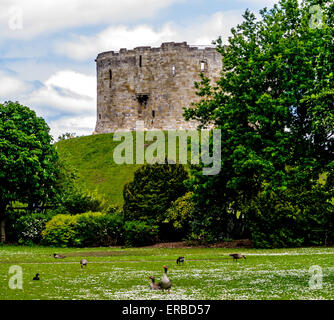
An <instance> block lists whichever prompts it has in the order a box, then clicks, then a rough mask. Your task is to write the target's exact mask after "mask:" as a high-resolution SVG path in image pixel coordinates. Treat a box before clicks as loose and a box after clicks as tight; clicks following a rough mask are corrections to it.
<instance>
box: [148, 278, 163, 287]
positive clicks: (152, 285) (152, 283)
mask: <svg viewBox="0 0 334 320" xmlns="http://www.w3.org/2000/svg"><path fill="white" fill-rule="evenodd" d="M148 278H149V279H151V280H152V282H151V283H150V288H151V290H159V289H161V287H160V285H159V283H155V278H154V277H152V276H149V277H148Z"/></svg>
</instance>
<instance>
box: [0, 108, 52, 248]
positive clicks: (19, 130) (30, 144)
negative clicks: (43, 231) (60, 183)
mask: <svg viewBox="0 0 334 320" xmlns="http://www.w3.org/2000/svg"><path fill="white" fill-rule="evenodd" d="M51 143H52V137H51V136H50V134H49V127H48V126H47V124H46V122H45V121H44V120H43V119H42V118H39V117H37V116H36V114H35V112H34V111H32V110H30V109H29V108H28V107H25V106H22V105H20V104H19V103H18V102H5V103H4V104H0V224H1V242H4V241H5V240H6V236H5V221H6V211H7V207H8V206H9V204H10V203H11V202H13V201H19V202H22V203H28V204H32V203H43V202H44V203H45V202H47V201H49V200H50V199H51V198H52V197H53V195H54V194H55V193H56V192H57V189H56V188H55V184H56V180H57V176H58V166H57V163H56V161H57V153H56V150H55V148H54V146H53V145H52V144H51Z"/></svg>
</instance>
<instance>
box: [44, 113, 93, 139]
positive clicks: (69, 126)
mask: <svg viewBox="0 0 334 320" xmlns="http://www.w3.org/2000/svg"><path fill="white" fill-rule="evenodd" d="M95 123H96V117H95V116H75V117H73V116H72V117H61V118H59V119H57V120H53V121H50V122H49V126H50V128H51V132H50V133H51V135H52V136H53V139H54V140H57V138H58V137H59V136H60V135H61V134H63V133H66V132H69V133H75V134H76V136H83V135H91V134H92V133H93V131H94V130H95Z"/></svg>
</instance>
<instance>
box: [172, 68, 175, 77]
mask: <svg viewBox="0 0 334 320" xmlns="http://www.w3.org/2000/svg"><path fill="white" fill-rule="evenodd" d="M172 76H173V77H174V76H175V66H174V65H172Z"/></svg>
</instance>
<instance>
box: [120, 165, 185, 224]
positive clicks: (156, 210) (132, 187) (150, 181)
mask: <svg viewBox="0 0 334 320" xmlns="http://www.w3.org/2000/svg"><path fill="white" fill-rule="evenodd" d="M187 179H188V173H187V171H186V170H185V168H184V166H183V165H180V164H166V165H160V164H145V165H143V166H141V167H140V168H139V169H138V170H137V171H136V172H135V175H134V179H133V181H132V182H130V183H128V184H126V185H125V186H124V191H123V197H124V205H123V210H124V216H125V220H144V221H146V220H151V221H153V222H154V223H162V222H163V221H164V220H165V212H166V210H167V209H168V208H169V207H170V205H171V203H172V202H173V201H175V200H176V199H177V198H179V197H181V196H183V195H184V194H185V192H186V187H185V185H184V181H185V180H187Z"/></svg>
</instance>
